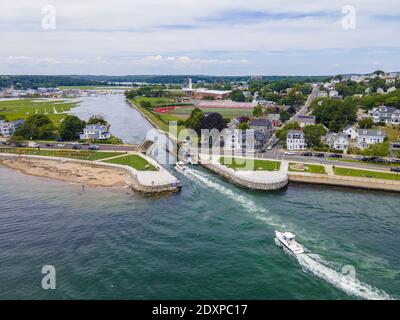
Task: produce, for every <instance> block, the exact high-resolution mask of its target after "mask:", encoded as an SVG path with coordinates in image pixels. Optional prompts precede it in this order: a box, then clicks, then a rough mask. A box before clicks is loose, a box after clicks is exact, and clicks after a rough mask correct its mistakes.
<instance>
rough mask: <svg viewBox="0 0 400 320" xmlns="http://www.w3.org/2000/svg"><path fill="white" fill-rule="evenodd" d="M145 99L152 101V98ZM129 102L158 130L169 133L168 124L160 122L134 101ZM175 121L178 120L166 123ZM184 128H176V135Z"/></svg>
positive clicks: (149, 111) (150, 112)
mask: <svg viewBox="0 0 400 320" xmlns="http://www.w3.org/2000/svg"><path fill="white" fill-rule="evenodd" d="M146 99H152V98H146ZM153 99H154V98H153ZM130 101H131V102H132V104H133V105H134V106H135V107H136V108H137V109H138V110H140V111H141V112H142V113H143V114H144V115H145V116H146V117H147V118H149V119H150V120H151V122H153V124H154V125H155V126H156V127H157V128H158V129H160V130H162V131H164V132H169V124H168V123H167V122H164V121H163V120H161V119H160V118H159V117H157V116H156V115H155V114H154V113H153V112H152V111H151V110H149V109H146V108H143V107H141V106H140V104H139V103H137V102H136V100H130ZM177 120H179V119H173V120H172V119H171V118H169V119H168V121H177ZM166 121H167V120H166ZM184 128H185V127H184V126H178V133H179V131H181V130H182V129H184Z"/></svg>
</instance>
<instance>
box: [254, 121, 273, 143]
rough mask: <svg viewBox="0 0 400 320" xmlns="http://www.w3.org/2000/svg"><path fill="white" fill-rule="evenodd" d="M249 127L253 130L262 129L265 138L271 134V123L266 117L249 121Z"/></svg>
mask: <svg viewBox="0 0 400 320" xmlns="http://www.w3.org/2000/svg"><path fill="white" fill-rule="evenodd" d="M249 126H250V129H253V130H254V131H262V132H264V133H265V135H266V137H267V139H269V137H271V135H272V123H271V121H269V120H268V119H264V118H261V119H255V120H253V121H250V124H249Z"/></svg>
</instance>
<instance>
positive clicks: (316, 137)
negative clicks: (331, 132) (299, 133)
mask: <svg viewBox="0 0 400 320" xmlns="http://www.w3.org/2000/svg"><path fill="white" fill-rule="evenodd" d="M326 133H327V131H326V129H325V128H324V127H323V126H322V125H321V124H315V125H309V126H306V127H305V128H304V136H305V138H306V141H307V144H308V145H309V147H319V146H321V137H322V136H324V135H325V134H326Z"/></svg>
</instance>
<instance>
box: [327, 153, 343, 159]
mask: <svg viewBox="0 0 400 320" xmlns="http://www.w3.org/2000/svg"><path fill="white" fill-rule="evenodd" d="M329 158H337V159H339V158H343V156H342V155H341V154H338V153H333V154H331V155H329Z"/></svg>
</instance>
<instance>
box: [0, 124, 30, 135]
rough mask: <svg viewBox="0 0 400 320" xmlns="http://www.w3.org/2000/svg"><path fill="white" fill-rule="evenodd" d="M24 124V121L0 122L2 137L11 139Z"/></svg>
mask: <svg viewBox="0 0 400 320" xmlns="http://www.w3.org/2000/svg"><path fill="white" fill-rule="evenodd" d="M23 124H24V120H17V121H10V122H7V121H4V120H0V135H2V136H3V137H6V138H9V137H11V136H12V135H13V134H14V132H15V130H16V129H18V128H19V127H20V126H22V125H23Z"/></svg>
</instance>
